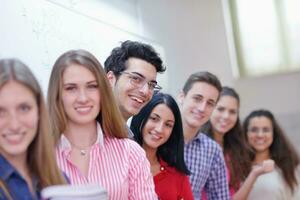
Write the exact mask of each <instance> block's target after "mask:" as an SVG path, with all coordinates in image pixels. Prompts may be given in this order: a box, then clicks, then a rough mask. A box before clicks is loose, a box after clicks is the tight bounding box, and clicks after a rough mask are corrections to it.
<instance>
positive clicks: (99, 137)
mask: <svg viewBox="0 0 300 200" xmlns="http://www.w3.org/2000/svg"><path fill="white" fill-rule="evenodd" d="M103 137H104V135H103V131H102V128H101V125H100V123H99V122H97V140H96V142H95V143H94V144H93V146H94V145H96V144H99V145H100V146H102V145H103ZM59 147H60V149H62V150H64V149H70V148H71V143H70V141H69V140H68V139H67V137H66V136H65V135H64V134H61V136H60V141H59Z"/></svg>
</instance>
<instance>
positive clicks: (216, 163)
mask: <svg viewBox="0 0 300 200" xmlns="http://www.w3.org/2000/svg"><path fill="white" fill-rule="evenodd" d="M205 191H206V194H207V197H208V199H209V200H214V199H219V200H229V199H230V196H229V186H228V181H227V175H226V165H225V161H224V157H223V152H222V150H221V149H220V148H217V149H216V151H215V155H214V157H213V161H212V166H211V169H210V175H209V177H208V180H207V182H206V184H205Z"/></svg>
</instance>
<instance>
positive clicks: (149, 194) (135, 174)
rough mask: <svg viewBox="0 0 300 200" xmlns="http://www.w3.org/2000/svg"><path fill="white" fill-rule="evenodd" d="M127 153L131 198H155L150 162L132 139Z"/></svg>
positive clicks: (150, 199) (132, 199)
mask: <svg viewBox="0 0 300 200" xmlns="http://www.w3.org/2000/svg"><path fill="white" fill-rule="evenodd" d="M130 142H131V143H130V145H131V146H130V148H131V150H130V155H129V162H130V163H129V165H130V166H129V174H128V176H129V195H128V199H131V200H154V199H155V200H157V195H156V193H155V190H154V182H153V177H152V174H151V172H150V163H149V161H148V160H147V158H146V154H145V152H144V150H143V149H142V148H141V147H140V146H139V145H138V144H137V143H136V142H134V141H130Z"/></svg>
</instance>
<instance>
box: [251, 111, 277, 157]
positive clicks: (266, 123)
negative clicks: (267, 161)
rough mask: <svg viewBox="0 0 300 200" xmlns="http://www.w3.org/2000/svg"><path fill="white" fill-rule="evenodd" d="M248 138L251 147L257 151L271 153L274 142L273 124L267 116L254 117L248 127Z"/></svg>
mask: <svg viewBox="0 0 300 200" xmlns="http://www.w3.org/2000/svg"><path fill="white" fill-rule="evenodd" d="M247 138H248V141H249V144H250V145H251V147H252V148H253V149H254V150H255V151H256V152H257V153H269V148H270V146H271V144H272V142H273V126H272V122H271V120H270V119H269V118H267V117H265V116H260V117H253V118H252V119H250V121H249V126H248V127H247Z"/></svg>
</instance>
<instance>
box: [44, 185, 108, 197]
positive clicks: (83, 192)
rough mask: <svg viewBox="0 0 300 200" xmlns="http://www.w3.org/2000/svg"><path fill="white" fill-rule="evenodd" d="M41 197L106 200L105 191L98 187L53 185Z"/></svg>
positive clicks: (45, 189)
mask: <svg viewBox="0 0 300 200" xmlns="http://www.w3.org/2000/svg"><path fill="white" fill-rule="evenodd" d="M41 195H42V199H47V200H108V195H107V191H106V190H105V189H104V188H101V187H100V186H99V185H54V186H49V187H46V188H44V189H43V190H42V191H41Z"/></svg>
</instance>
